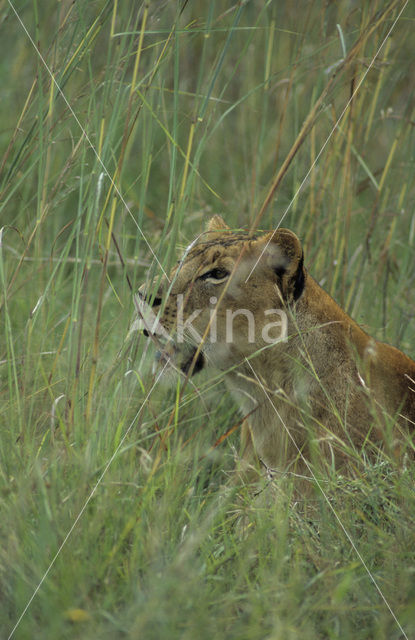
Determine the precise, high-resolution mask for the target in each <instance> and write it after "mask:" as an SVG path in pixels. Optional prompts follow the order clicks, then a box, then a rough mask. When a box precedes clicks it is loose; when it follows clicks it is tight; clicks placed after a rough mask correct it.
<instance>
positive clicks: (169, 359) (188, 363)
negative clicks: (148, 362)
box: [155, 344, 205, 376]
mask: <svg viewBox="0 0 415 640" xmlns="http://www.w3.org/2000/svg"><path fill="white" fill-rule="evenodd" d="M196 352H197V348H196V347H191V348H188V349H186V353H182V354H181V353H180V351H179V350H178V349H177V347H176V346H175V345H174V346H173V345H172V344H169V345H168V347H166V348H164V349H163V350H158V351H157V352H156V354H155V359H156V362H157V363H158V364H159V365H160V364H165V363H170V364H171V365H173V367H174V368H177V369H180V371H182V372H183V373H184V374H185V375H186V376H187V375H189V373H190V375H191V376H194V375H195V374H196V373H199V371H201V370H202V369H203V367H204V366H205V357H204V355H203V353H202V352H201V351H200V352H199V353H198V354H197V357H196V359H195V356H196Z"/></svg>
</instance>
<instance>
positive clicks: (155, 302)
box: [138, 287, 162, 307]
mask: <svg viewBox="0 0 415 640" xmlns="http://www.w3.org/2000/svg"><path fill="white" fill-rule="evenodd" d="M138 295H139V296H140V299H141V300H143V301H144V302H146V303H147V304H148V305H150V306H151V307H159V306H160V305H161V301H162V299H161V297H160V296H159V295H158V294H156V295H153V293H152V292H151V291H145V289H143V288H142V287H140V288H139V290H138Z"/></svg>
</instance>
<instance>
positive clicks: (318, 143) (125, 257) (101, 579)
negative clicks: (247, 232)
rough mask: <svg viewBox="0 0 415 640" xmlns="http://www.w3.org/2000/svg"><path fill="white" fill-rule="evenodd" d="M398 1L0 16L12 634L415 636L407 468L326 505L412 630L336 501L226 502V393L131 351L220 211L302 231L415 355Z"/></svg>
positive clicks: (354, 304)
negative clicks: (177, 377) (150, 312)
mask: <svg viewBox="0 0 415 640" xmlns="http://www.w3.org/2000/svg"><path fill="white" fill-rule="evenodd" d="M13 7H15V11H14V9H13ZM403 7H404V2H403V1H401V2H398V1H391V2H382V1H378V0H376V1H375V2H372V1H371V2H369V1H365V2H363V3H360V4H354V3H350V2H347V1H346V0H341V1H340V2H336V3H325V2H313V3H309V2H303V3H300V5H299V4H298V3H276V2H271V1H268V2H265V3H264V2H257V1H256V0H251V1H248V2H245V3H239V4H238V3H237V4H235V5H231V4H229V5H228V4H226V5H225V3H221V2H214V1H213V0H211V1H210V2H207V3H206V2H202V1H201V0H194V1H193V2H189V3H183V4H179V3H167V2H166V3H165V2H158V3H148V4H145V3H144V4H143V5H138V4H136V3H127V2H121V1H120V0H118V2H117V1H116V0H112V1H109V0H108V1H104V0H96V1H94V2H91V1H86V0H79V1H78V2H76V3H71V2H67V1H62V2H59V3H55V2H51V1H50V0H46V1H42V2H39V0H33V2H32V3H17V2H16V3H12V4H10V3H9V2H3V3H2V4H0V29H1V32H0V37H1V43H2V57H1V60H0V74H1V80H2V82H1V86H2V100H1V102H0V113H1V128H0V167H1V175H0V193H1V196H0V201H1V205H0V207H1V214H0V215H1V217H0V220H1V225H0V226H1V231H0V233H1V236H0V239H1V242H0V306H1V336H2V339H1V342H0V373H1V398H2V402H1V407H2V409H1V434H2V435H1V438H0V461H1V462H0V464H1V467H0V468H1V475H0V478H1V493H0V496H1V518H0V527H1V533H2V540H3V544H2V549H1V551H0V584H1V591H2V597H1V599H0V629H1V634H0V635H1V637H8V636H9V634H10V633H11V632H12V630H13V629H14V628H15V625H16V623H18V626H17V627H16V628H15V630H14V631H13V637H15V638H30V639H33V638H42V639H44V638H58V637H59V638H97V637H99V638H104V637H108V638H118V637H131V638H146V639H147V638H148V639H151V638H155V639H156V638H157V639H158V640H159V639H161V638H169V640H170V639H171V638H195V637H200V638H252V639H254V638H259V637H261V638H262V637H264V638H270V639H271V638H272V639H273V640H276V639H277V638H281V639H284V640H286V639H289V638H293V639H294V638H295V639H297V638H304V639H307V638H310V639H315V638H342V639H346V638H354V639H356V638H359V639H363V638H368V639H369V638H385V639H386V638H387V639H388V640H389V639H391V638H401V637H404V636H403V635H402V631H401V629H400V627H399V624H400V625H401V627H402V628H403V629H404V631H405V633H406V635H407V637H408V638H410V637H413V636H414V634H415V616H414V610H415V609H414V607H415V591H414V573H413V572H414V549H415V540H414V527H413V522H414V517H415V504H414V497H413V481H414V472H413V468H412V465H411V464H410V463H409V462H408V464H407V468H405V469H403V470H402V469H400V470H396V469H394V468H392V467H388V466H386V465H384V464H382V463H379V464H378V465H374V464H372V465H369V464H368V465H367V473H366V475H362V476H361V477H360V478H359V480H353V481H351V480H347V479H345V478H341V477H340V478H336V480H333V479H331V480H330V482H329V484H328V486H327V491H328V493H329V496H330V501H331V504H332V505H333V506H334V508H335V510H336V513H337V515H338V517H339V519H340V520H341V522H342V523H343V525H344V527H345V529H346V530H347V532H348V533H349V534H350V536H351V538H352V540H353V541H354V543H355V545H356V547H357V548H358V550H359V552H360V554H361V556H362V558H363V559H364V561H365V563H366V565H367V567H368V569H369V571H370V573H371V574H372V576H373V578H374V580H375V581H376V583H377V585H378V586H379V588H380V590H381V591H382V593H383V595H384V597H385V599H386V600H387V602H388V604H389V605H390V608H391V610H392V612H393V614H394V615H395V616H396V619H397V620H398V621H399V624H397V621H396V619H394V616H393V615H392V613H391V611H390V610H389V609H388V607H387V606H386V605H385V602H384V601H383V600H382V598H381V596H380V594H379V592H378V591H377V589H376V588H375V586H374V584H373V582H372V581H371V579H370V577H369V575H368V572H367V571H366V570H365V568H364V567H363V565H362V562H361V561H360V560H359V558H358V556H357V555H356V553H355V551H354V549H353V548H352V546H351V544H350V542H349V540H348V538H347V537H346V536H345V533H344V531H343V529H342V528H341V527H340V526H339V523H338V521H337V520H336V518H335V517H334V516H333V513H332V511H331V510H330V509H329V507H328V505H327V502H325V500H324V498H323V497H322V496H321V495H320V494H319V492H318V491H316V492H315V495H313V496H312V499H311V498H310V499H309V505H308V506H309V509H307V510H306V509H304V505H303V504H301V503H298V501H296V500H294V499H293V498H292V497H291V492H292V487H291V485H290V483H289V482H288V481H286V480H284V479H281V481H279V480H275V481H274V483H273V487H264V491H263V492H262V493H261V494H260V495H259V496H257V497H256V498H253V497H252V496H251V495H250V493H249V492H248V491H247V492H246V493H244V489H243V488H241V487H237V486H236V487H234V488H233V489H229V487H227V488H226V485H227V484H228V478H229V476H230V475H232V472H233V469H234V465H235V460H234V459H235V451H236V449H237V447H238V430H239V429H238V425H239V422H240V417H239V415H238V412H237V408H236V407H235V406H234V405H233V404H232V402H231V400H230V399H229V398H228V397H227V396H226V394H223V393H222V381H221V379H220V376H219V377H218V376H216V377H214V376H211V377H208V378H201V379H200V380H199V379H198V378H194V380H195V385H196V387H190V386H188V387H187V388H186V390H185V393H184V395H183V396H181V393H180V389H179V387H178V388H176V389H175V390H174V389H173V390H166V389H164V388H162V387H161V386H160V385H159V384H158V383H157V384H155V382H157V380H156V377H155V376H156V375H157V374H152V372H151V360H152V353H151V347H150V348H149V347H148V344H146V343H145V341H144V340H143V338H142V336H138V335H133V336H131V335H130V337H129V338H128V339H127V336H128V335H129V328H130V326H131V322H132V320H133V318H134V305H133V295H132V293H133V292H134V291H135V290H136V289H137V287H138V286H139V284H140V283H141V282H142V281H144V280H145V279H146V277H153V276H155V277H157V276H158V275H160V274H161V273H162V270H166V271H167V270H168V269H169V268H170V266H171V265H172V264H173V262H174V261H175V260H176V258H177V252H178V247H180V246H181V245H186V244H188V242H189V241H190V240H191V239H193V237H194V236H195V235H196V234H197V233H200V231H201V230H202V229H203V228H204V225H205V223H206V220H207V218H208V217H209V215H211V213H213V212H220V213H222V214H223V215H224V216H225V217H226V220H227V222H228V224H230V225H231V226H233V227H251V226H252V225H253V224H255V225H259V226H260V227H261V228H264V229H271V228H274V227H275V226H276V225H277V224H278V223H279V222H280V220H281V217H282V216H283V215H284V220H283V225H284V226H287V227H290V228H292V229H294V230H295V231H296V233H297V234H298V235H299V236H300V237H301V239H302V241H303V243H304V246H305V253H306V259H307V266H308V267H309V269H310V271H311V272H312V273H313V275H314V276H315V277H316V278H317V279H318V280H319V281H320V282H321V283H322V284H323V286H324V287H325V288H326V289H327V290H328V291H329V292H330V293H332V294H333V295H334V296H335V298H336V299H337V300H338V301H339V302H340V303H341V304H342V305H343V306H344V307H345V308H346V309H347V310H348V311H349V312H350V313H351V314H352V315H353V317H354V318H355V319H356V320H358V321H359V322H360V323H362V324H363V325H364V326H365V327H366V328H367V329H368V331H369V332H370V333H371V334H372V335H374V336H375V337H376V338H380V339H387V340H388V341H389V342H391V343H393V344H395V345H396V346H398V347H400V348H402V349H403V350H405V351H407V352H408V354H409V355H412V356H414V355H415V352H414V346H413V345H414V339H415V321H414V293H413V283H414V278H415V261H414V243H415V238H414V236H415V216H414V194H415V189H414V153H415V145H414V120H415V115H414V101H413V98H414V83H413V70H412V68H413V57H414V53H415V52H414V44H413V37H412V33H413V25H414V20H415V15H414V10H413V6H412V5H410V4H408V5H407V6H406V7H405V8H404V10H403V13H402V15H401V16H400V18H399V20H398V21H397V23H396V24H395V25H394V21H395V19H396V18H397V16H398V14H399V12H400V11H401V9H402V8H403ZM16 13H17V14H18V16H19V18H20V20H21V21H22V23H23V24H22V23H20V22H19V19H18V17H17V15H16ZM23 25H24V26H23ZM392 26H393V30H392V32H391V34H390V35H389V37H387V38H386V36H387V34H388V32H389V31H390V29H391V27H392ZM25 29H27V33H26V32H25ZM30 38H32V40H33V42H31V41H30ZM385 38H386V40H385ZM384 40H385V42H384V44H383V46H382V48H381V50H380V52H379V53H378V55H377V57H376V59H374V56H375V54H376V53H377V52H378V50H379V47H380V46H381V44H382V42H383V41H384ZM333 74H335V76H333ZM360 82H361V84H360V85H359V83H360ZM357 88H358V90H357V91H356V89H357ZM355 91H356V92H355ZM349 101H350V102H349ZM348 102H349V104H348V107H347V109H346V111H345V113H344V115H343V117H342V118H341V119H339V117H340V115H341V114H342V111H343V109H344V107H345V106H346V105H347V103H348ZM335 125H336V126H335ZM329 136H330V139H329V140H328V142H327V144H326V146H325V147H324V150H323V151H322V153H321V155H319V154H320V151H321V149H322V147H323V145H325V143H326V141H327V139H328V137H329ZM304 178H306V179H305V180H304ZM149 274H150V275H149ZM179 399H180V401H179ZM224 435H226V437H223V436H224ZM271 492H272V495H273V497H272V498H270V497H269V493H271ZM236 493H238V496H237V495H236ZM274 494H275V495H274ZM274 498H275V499H274ZM241 516H242V517H241ZM237 522H239V525H238V526H237V525H236V523H237ZM241 523H243V525H244V531H243V532H242V531H241V527H242V525H241ZM74 524H75V526H73V525H74ZM72 527H73V529H72ZM69 532H70V535H69V537H68V533H69ZM62 545H63V546H62ZM51 563H53V564H52V566H51ZM47 571H48V573H47V575H46V577H45V572H47ZM42 580H43V582H42V583H41V581H42ZM40 583H41V584H40ZM39 584H40V588H39V589H38V591H37V592H36V594H35V596H34V598H33V600H32V601H31V602H30V605H29V607H28V608H27V610H25V608H26V606H27V604H28V603H29V601H30V599H31V597H32V595H33V594H34V593H35V590H36V588H37V587H38V585H39ZM23 612H24V615H23V616H22V617H21V615H22V613H23Z"/></svg>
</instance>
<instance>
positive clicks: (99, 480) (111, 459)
mask: <svg viewBox="0 0 415 640" xmlns="http://www.w3.org/2000/svg"><path fill="white" fill-rule="evenodd" d="M167 365H168V362H166V364H165V365H164V367H163V369H162V370H161V371H160V373H159V374H158V376H157V378H156V380H155V382H154V384H153V386H152V387H151V389H150V391H149V392H148V394H147V395H146V397H145V398H144V400H143V404H142V405H141V407H140V408H139V410H138V411H137V413H136V415H135V416H134V418H133V420H132V422H131V424H130V426H129V427H128V429H127V431H126V432H125V434H124V435H123V437H122V439H121V441H120V443H119V445H118V447H117V448H116V449H115V451H114V453H113V454H112V456H111V458H110V459H109V460H108V462H107V464H106V465H105V468H104V471H103V472H102V473H101V475H100V477H99V478H98V480H97V482H96V484H95V486H94V488H93V489H92V491H91V493H90V494H89V496H88V498H87V500H86V502H85V504H84V506H83V507H82V509H81V510H80V512H79V513H78V515H77V516H76V518H75V520H74V523H73V525H72V526H71V528H70V529H69V531H68V533H67V534H66V536H65V537H64V539H63V542H62V544H61V546H60V547H59V549H58V550H57V552H56V553H55V555H54V557H53V559H52V561H51V563H50V565H49V566H48V568H47V569H46V571H45V573H44V574H43V577H42V579H41V581H40V582H39V584H38V585H37V587H36V589H35V590H34V592H33V594H32V596H31V598H30V600H29V602H28V603H27V605H26V606H25V608H24V609H23V611H22V613H21V614H20V617H19V619H18V621H17V622H16V624H15V625H14V627H13V629H12V630H11V632H10V635H9V637H8V639H7V640H10V638H11V637H12V635H13V634H14V632H15V631H16V629H17V627H18V626H19V624H20V622H21V621H22V618H23V616H24V615H25V613H26V611H27V610H28V608H29V607H30V605H31V603H32V600H33V599H34V597H35V596H36V594H37V592H38V591H39V589H40V587H41V586H42V584H43V582H44V581H45V580H46V578H47V576H48V574H49V572H50V570H51V569H52V567H53V565H54V564H55V561H56V559H57V557H58V556H59V554H60V552H61V551H62V549H63V547H64V546H65V544H66V543H67V541H68V538H69V536H70V535H71V533H72V531H73V530H74V529H75V527H76V525H77V524H78V521H79V520H80V518H81V517H82V514H83V513H84V511H85V509H86V508H87V506H88V504H89V502H90V500H91V498H92V496H93V495H94V493H95V491H96V490H97V489H98V486H99V484H100V483H101V480H102V478H103V477H104V476H105V474H106V473H107V471H108V469H109V467H110V465H111V463H112V461H113V460H114V458H115V456H116V455H117V453H118V451H119V450H120V448H121V446H122V444H123V443H124V440H125V439H126V437H127V436H128V434H129V433H130V431H131V429H132V428H133V426H134V424H135V423H136V421H137V419H138V418H139V416H140V413H141V412H142V410H143V409H144V406H145V404H146V402H147V400H148V399H149V397H150V395H151V393H152V391H153V389H154V387H155V386H156V385H157V383H158V381H159V380H160V378H161V376H162V374H163V371H164V369H165V368H166V367H167Z"/></svg>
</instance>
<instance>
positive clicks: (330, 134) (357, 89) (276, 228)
mask: <svg viewBox="0 0 415 640" xmlns="http://www.w3.org/2000/svg"><path fill="white" fill-rule="evenodd" d="M408 2H409V0H406V2H405V4H404V5H403V7H402V9H401V10H400V12H399V13H398V15H397V17H396V18H395V20H394V22H393V24H392V26H391V28H390V29H389V31H388V33H387V34H386V36H385V38H384V39H383V40H382V43H381V45H380V47H379V49H378V50H377V51H376V53H375V55H374V56H373V58H372V60H371V62H370V64H369V66H368V67H367V69H366V71H365V72H364V74H363V76H362V78H361V79H360V82H359V83H358V85H357V87H356V89H355V90H354V91H353V93H352V95H351V96H350V98H349V100H348V101H347V102H346V106H345V107H344V109H343V111H342V112H341V114H340V116H339V117H338V118H337V120H336V123H335V124H334V126H333V128H332V130H331V131H330V133H329V135H328V136H327V139H326V141H325V143H324V144H323V146H322V147H321V149H320V151H319V152H318V154H317V156H316V158H315V159H314V162H313V164H312V165H311V167H310V168H309V170H308V171H307V173H306V174H305V176H304V178H303V181H302V182H301V184H300V186H299V187H298V189H297V191H296V192H295V194H294V195H293V197H292V198H291V200H290V202H289V204H288V207H287V208H286V210H285V211H284V213H283V214H282V216H281V218H280V221H279V222H278V224H277V226H276V227H275V229H274V233H275V232H276V231H277V230H278V228H279V227H280V226H281V223H282V221H283V220H284V218H285V216H286V215H287V213H288V212H289V210H290V209H291V207H292V205H293V202H294V201H295V199H296V198H297V196H298V194H299V193H300V191H301V190H302V188H303V186H304V184H305V182H306V180H307V178H308V176H309V175H310V173H311V172H312V170H313V168H314V167H315V165H316V163H317V162H318V159H319V158H320V156H321V154H322V153H323V151H324V149H325V148H326V146H327V145H328V143H329V141H330V139H331V137H332V135H333V133H334V132H335V131H336V129H337V127H338V126H339V122H340V120H341V119H342V118H343V116H344V114H345V113H346V111H347V109H348V108H349V106H350V103H351V102H352V100H353V99H354V97H355V95H356V94H357V92H358V91H359V89H360V87H361V86H362V84H363V82H364V80H365V78H366V76H367V74H368V73H369V71H370V70H371V68H372V66H373V65H374V62H375V60H376V58H377V57H378V55H379V53H380V52H381V50H382V49H383V47H384V45H385V43H386V41H387V39H388V38H389V36H390V34H391V33H392V31H393V29H394V28H395V26H396V23H397V22H398V20H399V18H400V17H401V15H402V13H403V12H404V10H405V7H406V5H407V4H408ZM272 237H273V236H271V237H270V239H269V240H268V242H267V243H266V245H265V247H264V248H263V250H262V251H261V253H260V255H259V258H258V260H257V261H256V262H255V264H254V266H253V267H252V269H251V271H250V272H249V274H248V276H247V278H246V280H245V282H248V280H249V278H250V277H251V275H252V273H253V271H254V269H255V267H256V266H257V264H258V262H259V261H260V260H261V258H262V256H263V255H264V253H265V251H266V250H267V248H268V245H269V244H270V242H271V241H272Z"/></svg>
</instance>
